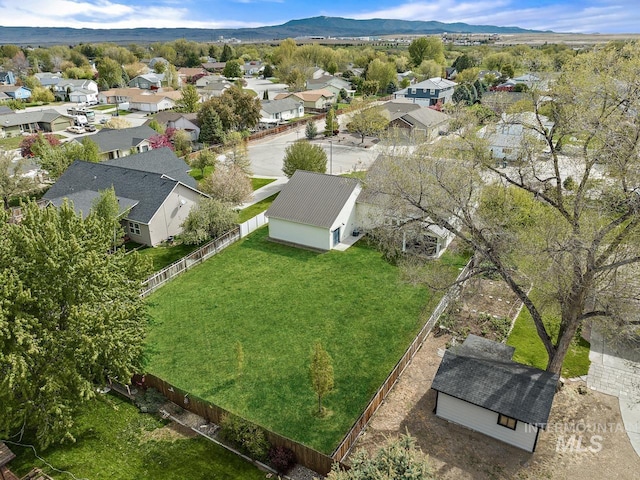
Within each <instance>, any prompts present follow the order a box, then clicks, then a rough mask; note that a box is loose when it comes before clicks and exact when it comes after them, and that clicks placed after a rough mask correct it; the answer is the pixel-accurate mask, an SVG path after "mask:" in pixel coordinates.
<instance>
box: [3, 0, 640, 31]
mask: <svg viewBox="0 0 640 480" xmlns="http://www.w3.org/2000/svg"><path fill="white" fill-rule="evenodd" d="M638 3H639V0H426V1H422V0H395V1H379V0H367V1H362V0H358V1H356V0H339V1H333V0H329V1H320V0H317V1H313V0H295V1H294V0H220V1H218V0H0V26H21V27H23V26H32V27H74V28H137V27H157V28H172V27H184V28H241V27H258V26H264V25H279V24H282V23H285V22H287V21H289V20H294V19H300V18H308V17H315V16H319V15H326V16H331V17H345V18H355V19H369V18H385V19H400V20H437V21H440V22H444V23H453V22H464V23H468V24H472V25H497V26H517V27H522V28H528V29H534V30H553V31H555V32H577V33H640V8H638V6H639V5H638Z"/></svg>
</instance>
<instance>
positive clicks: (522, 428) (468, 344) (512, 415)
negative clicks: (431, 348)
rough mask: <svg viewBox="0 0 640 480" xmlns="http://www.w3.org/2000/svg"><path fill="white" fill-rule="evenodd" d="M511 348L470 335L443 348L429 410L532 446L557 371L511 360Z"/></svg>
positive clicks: (541, 426) (528, 448)
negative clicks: (432, 403) (443, 352)
mask: <svg viewBox="0 0 640 480" xmlns="http://www.w3.org/2000/svg"><path fill="white" fill-rule="evenodd" d="M513 352H514V348H513V347H510V346H508V345H504V344H501V343H497V342H494V341H491V340H487V339H485V338H482V337H478V336H476V335H469V336H468V337H467V339H466V340H465V341H464V343H463V344H462V345H459V346H457V347H453V348H452V349H450V350H447V351H446V352H445V354H444V357H443V358H442V362H441V363H440V367H439V368H438V372H437V373H436V376H435V378H434V380H433V383H432V385H431V388H432V389H434V390H435V391H436V395H437V396H436V407H435V414H436V415H437V416H439V417H441V418H444V419H445V420H448V421H450V422H453V423H457V424H460V425H462V426H465V427H468V428H470V429H472V430H476V431H478V432H481V433H484V434H485V435H488V436H490V437H493V438H496V439H498V440H501V441H503V442H505V443H508V444H510V445H513V446H515V447H518V448H521V449H523V450H526V451H528V452H533V451H534V450H535V448H536V443H537V441H538V435H539V433H540V430H541V429H544V428H545V427H546V424H547V422H548V419H549V412H550V411H551V405H552V403H553V397H554V395H555V391H556V385H557V383H558V375H557V374H553V373H550V372H546V371H543V370H539V369H537V368H533V367H529V366H527V365H522V364H520V363H517V362H514V361H513V360H511V357H512V356H513Z"/></svg>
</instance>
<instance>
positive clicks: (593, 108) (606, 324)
mask: <svg viewBox="0 0 640 480" xmlns="http://www.w3.org/2000/svg"><path fill="white" fill-rule="evenodd" d="M639 58H640V46H638V45H636V44H626V45H624V46H607V47H604V48H599V49H596V50H594V51H591V52H588V53H582V54H580V55H578V56H576V57H575V59H573V60H572V61H571V62H569V63H567V64H566V65H565V69H564V71H563V72H562V74H561V76H560V77H559V79H558V80H557V81H556V83H555V85H554V86H553V88H552V90H551V91H549V92H545V93H544V94H538V93H537V92H536V91H535V90H533V91H531V92H528V95H529V96H530V97H529V98H530V102H529V105H530V108H531V109H533V113H532V114H530V117H528V118H529V119H528V120H526V118H527V117H518V118H519V119H516V120H513V122H515V123H516V124H517V125H519V126H520V127H521V128H523V129H524V130H525V131H528V132H531V133H532V134H534V135H535V136H536V137H537V138H538V139H539V140H538V141H540V140H542V143H543V145H544V148H545V149H546V153H545V152H544V151H543V150H542V148H540V147H538V142H531V141H529V140H528V138H530V137H528V136H526V135H525V136H524V137H523V141H522V143H521V145H519V151H520V154H519V158H518V160H517V161H516V162H515V164H514V165H513V167H511V168H506V169H504V168H498V167H497V166H496V163H495V160H494V159H493V158H492V157H491V155H490V152H489V150H488V145H487V144H486V141H484V140H483V139H479V138H476V136H475V129H474V128H469V127H473V124H470V125H469V126H468V127H467V128H464V129H462V131H461V134H460V135H459V136H457V137H453V138H452V137H448V138H447V139H445V140H444V141H441V142H438V145H435V146H428V145H422V146H420V147H419V148H418V149H416V150H415V151H414V152H413V153H410V152H404V153H402V152H400V151H399V150H398V149H396V151H395V152H394V151H391V150H390V151H388V152H387V154H388V156H387V157H386V160H385V161H383V162H382V163H381V164H380V168H379V169H376V170H378V173H377V174H376V175H374V176H373V177H375V178H373V177H372V179H371V181H370V183H369V185H374V184H376V185H377V186H376V187H375V189H376V191H379V192H384V193H385V194H386V198H387V199H388V201H389V208H393V209H395V210H396V211H397V212H398V213H399V214H400V218H408V212H411V215H412V218H413V219H414V220H416V221H418V222H428V223H433V224H436V225H438V226H440V227H444V228H447V229H448V230H449V231H451V232H453V233H454V234H455V235H456V236H457V237H458V238H459V239H460V240H461V241H462V242H463V243H464V244H466V245H467V246H469V247H470V248H472V249H473V250H474V251H475V254H476V261H475V262H474V268H473V269H472V274H480V273H487V272H489V273H492V274H494V275H498V276H499V277H501V278H502V279H503V280H504V281H505V283H506V284H507V285H508V286H509V288H510V289H511V290H513V292H514V293H515V294H516V295H517V296H518V298H519V299H520V300H521V301H522V302H523V304H524V307H525V308H526V309H527V310H528V312H529V313H530V315H531V317H532V319H533V322H534V324H535V327H536V331H537V333H538V336H539V337H540V340H541V341H542V343H543V345H544V347H545V349H546V352H547V356H548V363H547V370H549V371H551V372H554V373H560V372H561V369H562V364H563V361H564V359H565V356H566V354H567V352H568V351H569V348H570V346H571V344H572V341H573V340H574V339H575V338H576V335H577V334H578V333H579V331H580V329H581V327H582V326H583V325H584V323H585V322H586V321H588V320H592V321H594V322H597V323H599V324H601V325H602V329H603V331H604V332H605V333H609V334H610V333H612V332H615V335H616V336H617V337H621V336H622V337H626V338H627V339H629V340H630V341H631V340H634V341H637V339H638V338H639V337H640V329H639V328H638V325H639V322H638V314H637V308H638V303H637V298H638V294H639V293H640V292H639V291H638V288H639V287H638V283H637V281H636V278H637V273H638V266H639V263H640V249H639V248H638V245H640V242H639V240H640V213H639V212H640V197H638V194H637V193H636V188H637V185H638V184H640V175H639V173H638V172H640V168H639V166H640V160H639V158H638V151H639V150H640V122H638V118H637V114H636V113H637V111H640V93H639V91H638V89H637V88H636V84H637V76H636V72H637V70H638V68H640V60H638V59H639ZM541 112H545V113H547V114H548V115H549V116H550V118H551V120H552V121H553V122H554V123H553V126H551V127H549V125H548V124H546V123H544V122H543V121H542V120H543V119H542V117H541ZM522 118H524V120H523V119H522ZM568 139H571V143H572V144H571V146H566V145H565V142H566V141H567V140H568ZM561 152H562V154H561ZM387 162H388V163H387ZM385 164H386V165H387V166H384V165H385ZM569 177H571V178H572V179H575V181H574V182H573V185H572V188H571V189H568V188H566V187H565V185H568V184H569V183H568V182H567V181H566V180H567V178H569ZM402 212H404V215H403V213H402ZM416 214H417V215H416ZM531 285H532V286H533V292H534V294H531V293H530V292H529V287H530V286H531ZM550 318H555V320H554V321H553V322H551V323H549V322H548V320H549V319H550ZM545 320H547V321H545ZM551 324H553V325H555V326H550V325H551Z"/></svg>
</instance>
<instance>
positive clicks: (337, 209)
mask: <svg viewBox="0 0 640 480" xmlns="http://www.w3.org/2000/svg"><path fill="white" fill-rule="evenodd" d="M361 189H362V187H361V186H360V181H359V180H357V179H355V178H347V177H338V176H333V175H326V174H323V173H314V172H307V171H305V170H297V171H296V172H295V173H294V174H293V175H292V176H291V179H290V180H289V182H288V183H287V184H286V185H285V186H284V187H283V189H282V191H281V192H280V194H279V195H278V197H277V198H276V199H275V200H274V202H273V203H272V204H271V207H269V209H268V210H267V211H266V213H265V215H266V216H267V217H268V218H269V238H271V239H273V240H276V241H280V242H284V243H290V244H294V245H300V246H303V247H307V248H311V249H314V250H321V251H327V250H331V249H333V248H335V247H336V246H337V245H338V244H340V242H341V241H343V240H344V239H345V238H346V237H348V236H350V235H352V233H353V231H354V230H356V229H357V225H356V199H357V198H358V195H359V194H360V191H361Z"/></svg>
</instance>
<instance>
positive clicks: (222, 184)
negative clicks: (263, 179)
mask: <svg viewBox="0 0 640 480" xmlns="http://www.w3.org/2000/svg"><path fill="white" fill-rule="evenodd" d="M200 189H201V190H202V191H203V192H205V193H208V194H209V195H211V196H212V197H213V198H215V199H217V200H220V201H221V202H223V203H228V204H230V205H240V204H242V203H244V202H246V201H247V200H249V199H250V198H251V195H252V194H253V188H252V185H251V179H250V178H249V177H248V176H247V174H246V173H245V172H244V171H243V170H242V169H241V168H240V167H238V166H236V165H220V166H219V167H218V168H216V169H215V170H214V171H213V173H212V174H211V175H209V176H207V177H205V178H204V179H203V180H202V181H201V182H200Z"/></svg>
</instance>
